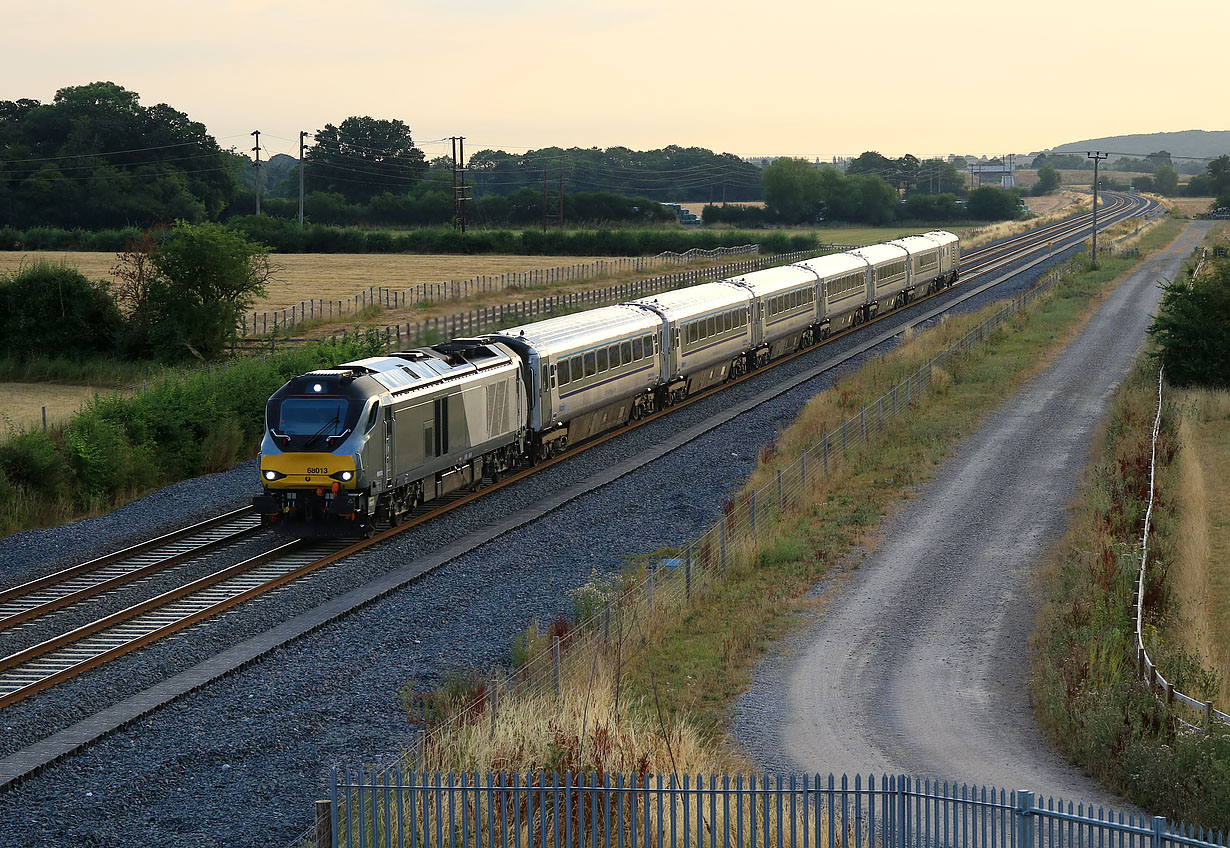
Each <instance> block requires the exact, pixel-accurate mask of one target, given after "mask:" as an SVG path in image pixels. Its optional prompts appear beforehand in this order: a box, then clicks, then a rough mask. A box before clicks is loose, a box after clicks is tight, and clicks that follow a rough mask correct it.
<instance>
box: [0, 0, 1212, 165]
mask: <svg viewBox="0 0 1230 848" xmlns="http://www.w3.org/2000/svg"><path fill="white" fill-rule="evenodd" d="M4 5H5V7H6V8H5V9H4V11H3V18H4V20H5V28H4V29H5V31H4V36H3V41H4V49H3V50H2V51H0V100H15V99H18V98H22V97H25V98H32V99H35V100H40V101H44V102H46V101H50V100H51V99H52V98H53V97H54V95H55V92H56V91H57V90H58V89H60V88H63V87H66V86H73V85H83V84H85V83H89V82H94V81H99V80H109V81H112V82H115V83H118V84H119V85H122V86H123V87H125V88H127V89H128V90H130V91H135V92H137V93H138V94H140V96H141V102H142V104H143V105H146V106H150V105H153V104H155V103H160V102H162V103H168V104H170V105H171V106H173V107H174V108H176V109H179V110H180V111H182V112H185V113H187V115H188V116H189V117H190V118H191V119H193V120H195V121H200V122H202V123H203V124H205V126H206V127H207V128H208V130H209V131H210V133H211V134H212V135H213V136H214V137H215V138H217V139H218V141H219V143H220V144H221V145H222V146H223V147H224V148H229V147H232V146H234V147H236V148H237V149H239V150H240V151H246V150H247V149H248V148H250V147H251V145H252V139H251V138H250V137H249V133H250V132H251V131H252V130H255V129H259V130H261V132H262V146H263V147H264V148H265V149H264V150H263V151H262V152H263V155H269V154H273V153H290V154H297V145H298V134H299V131H300V130H307V131H308V132H311V131H313V130H315V129H319V128H320V127H323V126H324V125H325V124H326V123H332V124H339V123H341V121H343V120H345V118H347V117H349V116H351V115H370V116H373V117H376V118H397V119H400V120H402V121H404V122H406V123H407V124H409V125H410V127H411V130H412V134H413V137H414V140H415V142H416V143H418V145H419V146H420V147H422V148H423V149H424V150H425V151H426V153H427V155H428V157H429V158H431V157H434V156H439V155H442V154H445V153H447V152H448V147H447V141H440V140H441V139H446V138H447V137H448V136H453V135H458V136H465V137H466V150H467V152H473V151H475V150H479V149H482V148H495V149H503V150H508V151H514V152H515V151H521V150H524V149H530V148H538V147H546V146H553V145H557V146H561V147H571V146H577V147H611V146H616V145H621V146H625V147H631V148H634V149H648V148H656V147H661V146H664V145H667V144H678V145H681V146H698V147H706V148H710V149H712V150H715V151H718V152H729V153H735V154H737V155H740V156H761V155H797V156H808V157H817V156H818V157H824V158H828V157H830V156H834V155H857V154H858V153H860V152H862V151H864V150H872V149H874V150H879V151H881V152H883V153H885V154H887V155H900V154H902V153H907V152H909V153H914V154H916V155H919V156H925V155H937V154H947V153H958V154H968V153H973V154H984V153H985V154H989V155H998V154H1001V153H1010V152H1015V153H1028V152H1033V151H1036V150H1041V149H1045V148H1048V147H1052V146H1054V145H1057V144H1062V143H1064V142H1069V141H1078V140H1082V139H1086V138H1096V137H1100V136H1107V135H1118V134H1124V133H1134V132H1159V131H1177V130H1186V129H1227V128H1230V117H1228V115H1227V112H1226V109H1225V104H1226V99H1225V89H1224V79H1225V61H1224V49H1223V48H1224V44H1223V43H1222V39H1223V38H1224V34H1223V33H1224V30H1225V24H1226V23H1227V22H1228V21H1230V12H1227V7H1226V0H1171V2H1169V3H1165V4H1157V3H1153V2H1151V3H1147V4H1146V3H1145V2H1143V0H1120V2H1118V3H1113V4H1077V3H1072V2H1070V0H1031V2H1029V3H1018V4H1008V3H996V2H985V0H933V2H924V0H861V2H843V3H834V2H832V1H831V0H768V2H760V3H749V2H739V3H735V2H728V0H708V2H703V3H701V2H697V3H685V2H669V1H668V2H664V0H624V2H608V0H594V2H584V0H582V2H576V1H575V0H573V1H572V2H565V0H505V2H498V1H497V0H451V2H450V0H417V2H396V0H351V2H345V3H338V2H331V3H323V2H318V0H299V2H294V3H290V2H273V0H246V1H245V2H232V0H194V2H183V0H163V2H158V3H154V2H136V0H107V2H105V3H100V2H97V0H88V2H87V1H86V0H41V2H37V3H17V2H16V0H8V2H6V3H5V4H4Z"/></svg>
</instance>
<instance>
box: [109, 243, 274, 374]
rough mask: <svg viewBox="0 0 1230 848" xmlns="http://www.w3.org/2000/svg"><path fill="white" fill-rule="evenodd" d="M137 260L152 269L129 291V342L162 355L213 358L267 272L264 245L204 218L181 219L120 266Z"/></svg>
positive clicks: (220, 351)
mask: <svg viewBox="0 0 1230 848" xmlns="http://www.w3.org/2000/svg"><path fill="white" fill-rule="evenodd" d="M143 262H147V263H148V264H149V265H150V266H152V268H151V270H150V273H149V274H148V276H146V277H144V278H143V279H142V281H141V283H140V284H139V287H138V288H139V291H137V292H135V293H134V294H133V309H132V316H131V324H132V339H131V342H132V346H133V348H134V349H135V350H137V351H141V352H147V353H152V354H154V355H155V356H157V357H159V358H160V359H164V360H168V361H174V360H177V359H184V358H186V357H187V356H188V355H192V356H194V357H196V358H197V359H201V360H206V361H208V360H215V359H218V358H219V357H220V356H221V355H222V354H223V353H224V352H225V351H226V348H227V346H228V345H229V344H230V343H231V341H232V340H233V339H234V338H235V334H236V332H237V330H236V326H237V325H238V323H239V318H240V316H241V315H242V314H243V312H244V311H245V310H246V309H247V308H248V307H249V306H250V305H251V304H252V302H253V301H254V300H255V298H256V297H257V296H258V295H260V294H262V293H263V292H264V290H265V282H266V280H268V279H269V276H270V273H271V271H270V266H269V261H268V252H267V251H266V249H265V248H264V247H262V246H261V245H259V244H257V243H255V242H252V241H250V240H248V239H247V238H246V237H244V235H243V234H242V233H239V232H236V231H234V230H229V229H226V228H224V227H222V226H220V225H218V224H210V223H205V224H189V223H187V222H184V221H179V222H178V223H177V224H176V226H175V227H174V228H173V229H171V230H169V231H166V232H164V233H162V234H161V235H160V237H159V238H157V240H156V241H155V242H154V243H153V244H152V245H151V246H150V248H149V250H148V252H143V251H141V250H139V249H135V250H133V251H130V252H129V253H127V254H125V255H124V257H123V261H122V263H121V266H122V267H127V268H132V267H133V266H134V265H136V264H138V263H143ZM131 276H138V274H137V273H136V272H134V273H133V274H132V275H131Z"/></svg>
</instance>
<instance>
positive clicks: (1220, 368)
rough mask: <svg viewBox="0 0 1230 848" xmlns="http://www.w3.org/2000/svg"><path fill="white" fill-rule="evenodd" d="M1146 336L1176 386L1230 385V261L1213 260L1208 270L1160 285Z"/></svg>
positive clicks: (1218, 386) (1167, 376) (1167, 377)
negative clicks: (1153, 316)
mask: <svg viewBox="0 0 1230 848" xmlns="http://www.w3.org/2000/svg"><path fill="white" fill-rule="evenodd" d="M1163 292H1164V293H1163V294H1162V303H1161V306H1160V308H1159V309H1158V313H1157V317H1156V318H1155V319H1154V320H1153V325H1152V326H1151V327H1150V328H1149V335H1151V336H1152V337H1153V340H1154V342H1155V343H1156V344H1157V353H1156V356H1157V358H1158V359H1160V360H1161V361H1162V364H1163V365H1165V366H1166V379H1167V380H1169V381H1170V382H1172V383H1174V384H1175V385H1180V386H1183V385H1191V384H1199V385H1203V386H1210V387H1215V388H1224V387H1226V386H1230V260H1225V259H1218V260H1214V262H1213V267H1212V273H1209V274H1204V275H1201V276H1200V277H1199V278H1196V279H1194V280H1190V281H1188V280H1179V281H1176V282H1173V283H1168V284H1167V285H1166V286H1165V287H1164V288H1163Z"/></svg>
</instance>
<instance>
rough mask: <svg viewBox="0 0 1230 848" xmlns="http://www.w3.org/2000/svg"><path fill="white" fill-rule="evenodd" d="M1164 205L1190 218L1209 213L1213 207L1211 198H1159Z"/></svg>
mask: <svg viewBox="0 0 1230 848" xmlns="http://www.w3.org/2000/svg"><path fill="white" fill-rule="evenodd" d="M1157 199H1158V200H1159V201H1161V203H1162V205H1164V206H1165V207H1166V208H1167V209H1171V210H1174V211H1175V212H1178V213H1179V214H1180V215H1186V216H1188V217H1189V218H1190V217H1194V216H1196V215H1200V214H1202V213H1204V212H1208V211H1209V207H1210V206H1212V205H1213V198H1211V197H1158V198H1157Z"/></svg>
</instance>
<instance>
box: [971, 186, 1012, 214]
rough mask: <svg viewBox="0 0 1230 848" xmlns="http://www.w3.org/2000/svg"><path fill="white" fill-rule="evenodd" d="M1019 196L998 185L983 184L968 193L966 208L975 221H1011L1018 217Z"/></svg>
mask: <svg viewBox="0 0 1230 848" xmlns="http://www.w3.org/2000/svg"><path fill="white" fill-rule="evenodd" d="M1020 207H1021V201H1020V198H1019V197H1018V196H1017V195H1016V194H1015V193H1014V192H1011V191H1007V190H1006V189H1002V188H999V187H998V186H983V187H982V188H976V189H974V190H973V191H971V192H970V193H969V202H968V205H967V208H968V209H969V215H970V217H971V218H973V219H974V220H977V221H1011V220H1015V219H1016V218H1019V217H1020V214H1021V212H1020Z"/></svg>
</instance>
